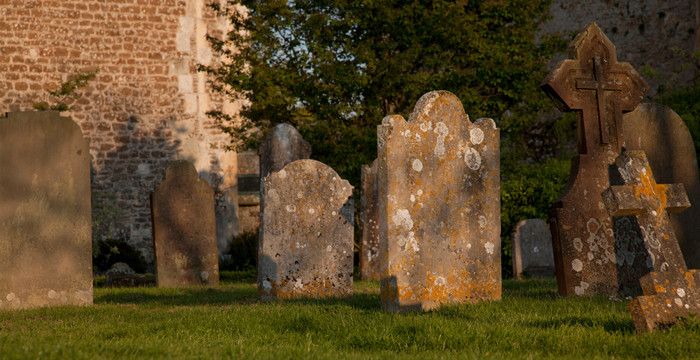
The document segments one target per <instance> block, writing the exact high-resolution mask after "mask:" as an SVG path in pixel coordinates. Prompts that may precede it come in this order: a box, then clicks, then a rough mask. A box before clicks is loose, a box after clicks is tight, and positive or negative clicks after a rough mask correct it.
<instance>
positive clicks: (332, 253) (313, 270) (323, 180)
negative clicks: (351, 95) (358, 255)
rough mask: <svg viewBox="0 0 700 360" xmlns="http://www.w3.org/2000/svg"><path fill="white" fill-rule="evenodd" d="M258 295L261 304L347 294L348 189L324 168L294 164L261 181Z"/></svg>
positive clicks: (350, 263)
mask: <svg viewBox="0 0 700 360" xmlns="http://www.w3.org/2000/svg"><path fill="white" fill-rule="evenodd" d="M264 188H265V191H264V196H265V199H264V201H263V204H264V207H265V208H264V209H263V215H262V222H261V224H260V228H261V230H260V234H261V237H260V242H259V244H258V290H259V293H260V295H261V297H262V298H263V299H264V300H268V299H275V298H277V299H285V298H305V297H308V298H321V297H340V296H347V295H351V294H352V283H353V281H352V273H353V247H354V244H353V226H354V222H353V216H354V207H353V206H352V202H351V201H350V197H351V196H352V186H351V185H350V183H349V182H348V181H347V180H343V179H341V178H340V176H339V175H338V174H337V173H336V172H335V171H334V170H333V169H331V168H330V167H329V166H327V165H325V164H323V163H320V162H318V161H316V160H297V161H294V162H292V163H290V164H287V166H285V167H284V168H282V169H281V170H280V171H277V172H273V173H271V174H270V175H268V176H267V177H266V178H265V180H264Z"/></svg>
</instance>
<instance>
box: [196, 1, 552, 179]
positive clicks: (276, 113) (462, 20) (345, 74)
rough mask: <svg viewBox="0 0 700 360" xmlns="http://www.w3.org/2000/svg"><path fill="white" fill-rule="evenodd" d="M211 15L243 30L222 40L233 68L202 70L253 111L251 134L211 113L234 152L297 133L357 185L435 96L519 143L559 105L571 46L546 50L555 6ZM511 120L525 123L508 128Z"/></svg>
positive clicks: (327, 8)
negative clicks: (553, 65) (383, 136)
mask: <svg viewBox="0 0 700 360" xmlns="http://www.w3.org/2000/svg"><path fill="white" fill-rule="evenodd" d="M211 6H212V8H213V9H214V10H215V11H217V12H218V14H219V15H222V16H226V17H228V19H229V20H230V24H231V26H232V27H231V31H230V32H228V34H226V36H225V38H224V39H223V40H221V39H218V38H214V37H212V38H210V41H211V44H212V46H213V49H214V51H215V52H216V53H217V55H219V56H220V57H222V58H224V59H227V60H226V61H225V62H224V63H223V64H218V65H213V66H203V67H201V69H202V70H204V71H207V72H209V73H210V74H211V75H213V79H214V81H213V85H214V87H215V89H216V90H218V91H221V92H222V93H224V94H225V95H228V96H229V97H234V98H235V97H238V96H241V95H242V96H243V97H245V98H246V99H247V100H249V102H247V105H246V106H245V107H244V109H243V113H242V115H243V116H244V117H245V118H246V119H247V123H246V124H244V125H243V126H236V127H233V126H231V125H230V122H229V120H231V119H230V118H228V117H227V116H226V115H225V114H222V113H220V112H212V113H211V115H212V116H215V117H218V118H219V120H221V123H222V126H223V127H224V130H226V131H228V132H230V133H231V134H232V135H233V139H234V145H235V146H236V147H240V146H246V145H251V144H254V142H255V140H256V136H259V135H260V134H259V133H256V132H251V131H250V130H251V129H261V130H262V132H264V131H265V130H266V129H268V128H269V127H270V126H271V125H274V124H276V123H280V122H290V123H292V124H293V125H295V126H296V127H298V128H299V129H300V131H301V132H302V134H303V135H304V136H305V137H306V138H307V140H309V141H310V142H311V144H312V146H313V150H314V157H315V158H317V159H319V160H321V161H323V162H325V163H327V164H329V165H331V166H332V167H333V168H335V169H336V170H337V171H338V172H339V173H340V174H341V175H342V176H343V177H346V178H348V179H350V180H351V182H352V183H353V184H358V182H359V174H360V166H361V165H362V164H364V163H369V162H371V161H372V160H373V159H374V157H376V126H377V125H378V124H379V123H381V120H382V118H383V117H384V116H386V115H389V114H396V113H398V114H402V115H404V116H407V115H408V114H409V113H410V112H411V110H412V108H413V106H414V104H415V102H416V101H417V100H418V98H419V97H420V96H421V95H422V94H424V93H426V92H428V91H431V90H438V89H443V90H449V91H451V92H453V93H455V94H456V95H457V96H458V97H459V98H460V99H461V100H462V102H463V103H464V106H465V109H467V111H468V112H469V114H470V115H471V116H472V118H479V117H492V118H494V119H495V120H496V121H497V122H498V123H499V125H500V126H501V127H502V128H504V130H505V131H506V132H513V131H515V132H517V130H518V129H519V128H521V127H522V126H526V125H527V124H528V123H529V122H531V121H532V120H533V119H534V117H535V115H536V111H537V110H538V109H540V108H541V107H543V106H549V103H548V100H546V99H544V97H543V96H542V94H541V91H540V90H539V89H538V85H539V82H540V81H541V79H542V78H544V76H545V64H546V62H547V61H548V59H549V57H550V55H551V53H552V50H553V49H555V48H557V46H558V45H560V44H559V43H556V42H553V41H549V39H544V40H542V41H540V42H539V43H536V42H535V36H536V31H537V27H538V24H539V23H540V22H541V21H542V20H543V19H544V18H545V16H546V14H547V9H548V6H549V0H509V1H503V0H482V1H439V0H438V1H415V0H385V1H374V0H352V1H348V0H295V1H287V0H265V1H260V0H257V1H256V0H230V1H228V2H227V4H226V5H218V4H213V5H211ZM238 6H243V7H245V8H246V9H247V11H236V9H239V8H240V7H238ZM555 45H556V46H555ZM543 101H545V102H543ZM506 110H510V112H511V113H514V114H516V115H515V116H511V117H509V120H508V121H504V119H503V118H502V116H501V115H502V114H503V113H504V112H505V111H506ZM520 114H524V116H523V115H520ZM251 135H252V136H251Z"/></svg>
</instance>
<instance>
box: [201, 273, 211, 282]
mask: <svg viewBox="0 0 700 360" xmlns="http://www.w3.org/2000/svg"><path fill="white" fill-rule="evenodd" d="M199 278H200V279H201V280H202V281H203V282H206V281H208V280H209V272H208V271H202V272H200V273H199Z"/></svg>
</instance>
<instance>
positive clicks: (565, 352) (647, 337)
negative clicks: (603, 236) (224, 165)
mask: <svg viewBox="0 0 700 360" xmlns="http://www.w3.org/2000/svg"><path fill="white" fill-rule="evenodd" d="M627 302H628V301H611V300H609V299H607V298H590V299H589V298H575V297H571V298H562V297H560V296H558V295H557V292H556V283H555V281H554V280H553V279H549V280H525V281H515V280H505V281H504V294H503V300H501V301H496V302H491V303H489V302H486V303H481V304H478V305H461V306H452V307H444V308H441V309H440V310H438V311H433V312H428V313H422V314H421V313H408V314H391V313H386V312H382V311H381V307H380V301H379V286H378V284H377V283H375V282H357V283H356V286H355V295H354V296H352V297H350V298H347V299H339V300H294V301H278V302H269V303H264V302H261V301H260V300H259V297H258V295H257V290H256V287H255V285H254V278H253V276H251V275H250V274H248V275H247V276H245V274H240V273H224V274H222V284H221V286H220V287H218V288H208V289H207V288H184V289H158V288H101V287H98V288H96V289H95V305H94V306H92V307H59V308H42V309H34V310H22V311H14V312H9V311H2V312H0V349H2V354H1V357H2V358H3V359H12V358H20V357H21V358H39V357H41V358H62V359H92V358H270V359H273V358H274V359H284V358H331V359H346V358H358V359H360V358H362V359H366V358H398V357H400V358H405V359H451V358H479V359H483V358H493V359H505V358H507V359H513V358H516V359H517V358H524V359H526V358H532V359H534V358H537V359H541V358H571V359H580V358H586V359H595V358H618V359H624V358H630V359H632V358H634V359H639V358H672V359H692V358H696V359H697V357H698V354H700V321H698V320H697V319H691V320H688V321H685V322H683V323H681V324H679V325H676V326H674V327H673V328H671V329H669V330H665V331H658V332H655V333H651V334H644V335H637V334H635V331H634V325H633V323H632V319H631V317H630V314H629V312H628V311H627Z"/></svg>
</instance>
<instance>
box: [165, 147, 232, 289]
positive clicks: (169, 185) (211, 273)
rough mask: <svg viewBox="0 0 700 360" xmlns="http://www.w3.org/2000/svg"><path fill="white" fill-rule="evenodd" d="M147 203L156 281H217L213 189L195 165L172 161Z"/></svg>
mask: <svg viewBox="0 0 700 360" xmlns="http://www.w3.org/2000/svg"><path fill="white" fill-rule="evenodd" d="M151 203H152V209H153V242H154V248H155V251H156V280H157V282H158V286H160V287H177V286H191V285H212V286H215V285H218V284H219V254H218V251H217V250H216V217H215V214H214V190H212V188H211V186H209V184H207V182H206V181H204V180H202V179H200V178H199V174H197V170H195V168H194V165H193V164H192V163H190V162H188V161H183V160H180V161H174V162H172V163H171V164H170V165H169V166H168V168H167V169H166V170H165V178H164V179H163V181H162V182H161V183H160V184H159V185H158V186H157V187H156V189H155V191H154V192H153V195H152V196H151Z"/></svg>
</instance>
